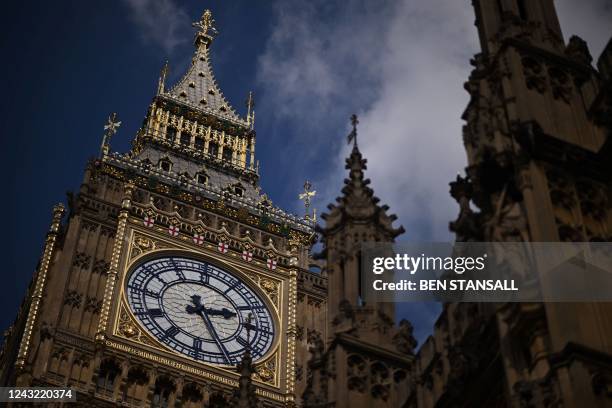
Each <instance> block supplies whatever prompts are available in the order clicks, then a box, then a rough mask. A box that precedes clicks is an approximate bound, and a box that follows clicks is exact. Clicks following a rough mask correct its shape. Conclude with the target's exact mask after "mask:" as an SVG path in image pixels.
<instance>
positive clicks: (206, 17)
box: [160, 10, 248, 127]
mask: <svg viewBox="0 0 612 408" xmlns="http://www.w3.org/2000/svg"><path fill="white" fill-rule="evenodd" d="M214 22H215V21H214V20H213V19H212V14H211V12H210V10H206V11H205V12H204V14H203V15H202V17H201V19H200V21H198V22H196V23H193V26H194V27H197V28H198V32H197V33H196V36H195V41H194V45H195V48H196V50H195V54H194V56H193V58H192V61H191V67H190V68H189V70H188V71H187V73H186V74H185V75H184V76H183V78H182V79H181V80H180V81H179V82H178V83H177V84H176V85H174V86H173V87H172V88H170V89H169V90H168V91H161V92H160V95H161V96H164V97H166V98H167V99H171V100H173V101H175V102H178V103H179V104H184V105H187V106H189V107H190V108H192V109H195V110H198V111H202V112H203V113H207V114H210V115H213V116H216V117H218V118H220V119H225V120H228V121H230V122H233V123H235V124H238V125H241V126H243V127H248V123H247V120H246V119H244V118H242V117H240V115H239V114H238V113H237V112H236V110H235V109H234V108H233V107H232V106H231V105H230V104H229V102H228V101H227V100H226V99H225V97H224V96H223V93H222V92H221V89H220V88H219V84H218V83H217V81H216V79H215V77H214V75H213V70H212V66H211V62H210V51H209V50H210V46H211V44H212V42H213V39H214V37H215V36H216V35H217V33H218V31H217V29H216V28H215V27H214ZM160 90H163V86H160Z"/></svg>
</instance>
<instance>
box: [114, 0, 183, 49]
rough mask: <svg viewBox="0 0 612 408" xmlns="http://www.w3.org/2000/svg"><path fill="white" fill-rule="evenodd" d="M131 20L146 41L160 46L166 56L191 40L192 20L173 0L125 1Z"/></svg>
mask: <svg viewBox="0 0 612 408" xmlns="http://www.w3.org/2000/svg"><path fill="white" fill-rule="evenodd" d="M124 2H125V4H126V5H127V6H128V8H129V10H130V17H131V19H132V20H133V21H134V22H135V23H136V24H137V25H138V28H139V29H140V32H141V34H142V37H143V39H144V40H145V41H149V42H152V43H154V44H156V45H158V46H160V47H161V48H162V49H163V50H164V52H166V54H172V52H173V51H174V49H175V48H176V47H177V46H178V45H180V44H182V43H184V42H185V41H188V40H189V38H190V35H189V33H190V31H189V29H190V27H191V25H190V22H191V19H190V17H189V15H188V14H187V12H186V11H185V9H184V8H183V7H181V6H180V5H178V4H177V3H176V2H175V1H173V0H124Z"/></svg>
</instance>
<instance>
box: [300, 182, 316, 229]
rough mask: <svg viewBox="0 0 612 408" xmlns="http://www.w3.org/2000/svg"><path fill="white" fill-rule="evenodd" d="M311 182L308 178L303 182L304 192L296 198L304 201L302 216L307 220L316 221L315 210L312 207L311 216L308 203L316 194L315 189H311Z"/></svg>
mask: <svg viewBox="0 0 612 408" xmlns="http://www.w3.org/2000/svg"><path fill="white" fill-rule="evenodd" d="M311 189H312V183H311V182H310V181H308V180H306V181H305V182H304V192H303V193H302V194H300V195H299V196H298V198H299V199H300V200H302V201H304V208H305V210H306V215H305V216H304V218H306V219H307V220H312V221H315V222H316V221H317V210H316V209H313V212H312V216H311V215H310V210H309V208H310V203H311V200H312V198H313V197H314V196H315V195H316V194H317V192H316V191H313V190H311Z"/></svg>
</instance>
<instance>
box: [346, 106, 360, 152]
mask: <svg viewBox="0 0 612 408" xmlns="http://www.w3.org/2000/svg"><path fill="white" fill-rule="evenodd" d="M358 124H359V120H358V119H357V115H355V114H354V113H353V114H352V115H351V125H352V126H353V130H352V131H351V133H349V134H348V136H347V140H348V143H349V144H351V142H353V147H354V148H357V125H358Z"/></svg>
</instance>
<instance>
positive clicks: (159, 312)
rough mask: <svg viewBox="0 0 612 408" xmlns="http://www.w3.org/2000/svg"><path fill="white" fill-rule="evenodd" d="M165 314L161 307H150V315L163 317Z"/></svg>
mask: <svg viewBox="0 0 612 408" xmlns="http://www.w3.org/2000/svg"><path fill="white" fill-rule="evenodd" d="M163 315H164V311H163V310H161V309H149V316H151V317H162V316H163Z"/></svg>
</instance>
